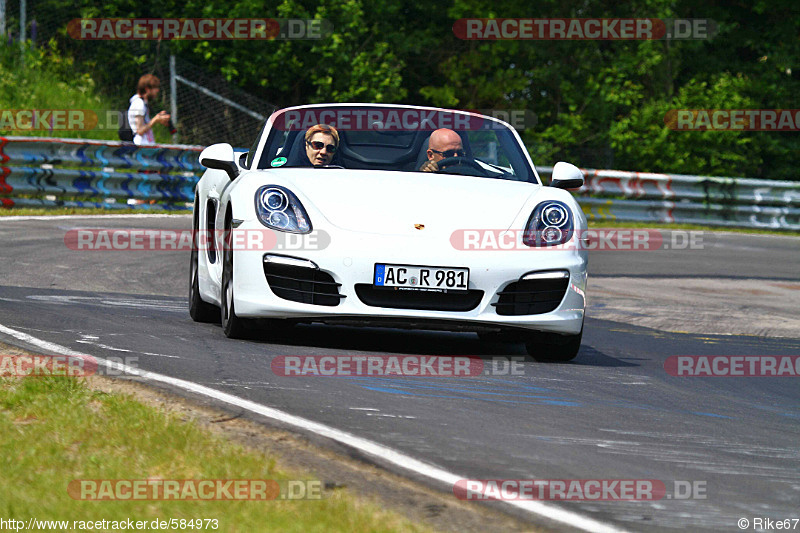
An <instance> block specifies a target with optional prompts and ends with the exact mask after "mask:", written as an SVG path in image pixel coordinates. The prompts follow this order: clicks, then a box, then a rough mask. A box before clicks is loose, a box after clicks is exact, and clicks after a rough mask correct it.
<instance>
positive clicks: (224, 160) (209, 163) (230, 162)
mask: <svg viewBox="0 0 800 533" xmlns="http://www.w3.org/2000/svg"><path fill="white" fill-rule="evenodd" d="M200 164H201V165H203V166H204V167H206V168H215V169H217V170H224V171H225V172H227V173H228V177H230V179H231V181H233V180H235V179H236V176H238V175H239V167H238V166H237V165H236V155H235V154H234V153H233V146H231V145H230V144H228V143H220V144H212V145H211V146H208V147H206V148H205V149H204V150H203V151H202V152H200Z"/></svg>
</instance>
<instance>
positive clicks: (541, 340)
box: [525, 326, 583, 363]
mask: <svg viewBox="0 0 800 533" xmlns="http://www.w3.org/2000/svg"><path fill="white" fill-rule="evenodd" d="M582 338H583V326H581V332H580V333H578V334H577V335H559V334H557V333H534V334H530V336H529V337H528V339H527V340H526V342H525V349H526V350H527V351H528V355H529V356H530V357H532V358H533V359H535V360H536V361H539V362H541V363H566V362H567V361H572V360H573V359H575V357H576V356H577V355H578V351H579V350H580V348H581V339H582Z"/></svg>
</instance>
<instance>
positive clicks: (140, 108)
mask: <svg viewBox="0 0 800 533" xmlns="http://www.w3.org/2000/svg"><path fill="white" fill-rule="evenodd" d="M130 101H131V106H130V107H129V108H128V124H130V125H131V129H132V130H133V142H134V144H155V143H156V139H155V137H154V136H153V129H152V128H151V129H149V130H147V131H146V132H145V133H144V135H139V134H138V133H136V117H144V123H145V124H147V123H148V122H150V110H149V109H148V108H147V104H146V103H145V101H144V99H142V97H141V96H139V95H138V94H134V95H133V96H131V100H130Z"/></svg>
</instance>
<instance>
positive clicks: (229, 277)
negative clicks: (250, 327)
mask: <svg viewBox="0 0 800 533" xmlns="http://www.w3.org/2000/svg"><path fill="white" fill-rule="evenodd" d="M226 229H228V228H226ZM228 234H230V232H228ZM233 299H234V298H233V249H232V247H231V245H230V243H228V242H226V243H225V247H224V250H223V260H222V294H220V301H221V302H222V306H221V307H220V321H221V322H222V331H223V333H225V336H226V337H228V338H229V339H242V338H244V337H245V334H246V332H247V321H246V320H245V319H242V318H239V317H238V316H236V308H235V306H234V303H233Z"/></svg>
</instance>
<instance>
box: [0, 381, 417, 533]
mask: <svg viewBox="0 0 800 533" xmlns="http://www.w3.org/2000/svg"><path fill="white" fill-rule="evenodd" d="M0 471H2V472H3V475H2V476H0V495H2V496H0V516H3V517H5V518H6V519H8V518H14V519H16V520H25V521H27V520H28V519H29V518H30V517H34V518H37V519H39V520H68V521H70V527H69V528H68V529H69V530H73V527H72V521H75V520H92V521H97V520H107V521H114V520H117V521H122V520H126V519H128V518H130V519H132V520H134V521H137V520H142V521H145V520H146V521H148V522H150V521H152V520H154V519H159V520H164V519H166V520H169V519H171V518H175V519H179V520H180V519H186V520H190V519H191V520H196V519H198V518H203V519H217V520H218V521H219V522H218V523H219V529H218V530H217V531H304V532H305V531H365V532H366V531H376V532H377V531H427V529H426V528H425V527H424V526H421V525H418V524H415V523H412V522H410V521H409V520H407V519H406V518H403V517H401V516H399V515H397V514H396V513H393V512H390V511H386V510H384V509H381V508H379V507H378V506H376V505H375V504H373V503H370V502H364V501H362V500H360V499H358V498H356V497H355V496H353V495H351V494H349V493H348V492H347V491H346V490H341V489H337V490H332V491H329V490H323V498H322V499H316V500H274V501H186V500H181V501H130V500H123V501H119V500H117V501H83V500H75V499H72V498H71V497H70V495H69V494H68V492H67V486H68V484H69V482H70V481H72V480H74V479H94V480H99V479H149V478H161V479H194V480H200V479H261V480H267V479H270V480H276V481H278V482H279V483H282V482H284V483H285V482H286V481H288V480H308V479H312V477H311V476H309V475H307V474H303V473H298V472H287V471H280V470H278V469H276V467H275V459H274V458H272V457H269V456H266V455H263V454H258V453H256V452H254V451H253V450H249V449H246V448H243V447H241V446H239V445H237V444H233V443H230V442H228V441H227V440H225V439H224V438H222V437H219V436H216V435H211V434H208V433H206V432H204V431H203V430H202V429H200V428H198V427H197V426H196V425H195V424H194V423H192V422H184V421H181V420H179V419H178V418H177V417H176V416H175V415H172V414H165V413H164V412H162V411H161V410H159V409H155V408H153V407H150V406H146V405H143V404H141V403H139V402H137V401H135V400H134V399H132V398H131V397H129V396H126V395H121V394H107V393H103V392H100V391H96V390H91V389H90V388H88V387H87V386H86V383H85V382H84V381H83V380H81V379H75V378H66V377H37V378H9V377H3V378H0Z"/></svg>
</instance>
